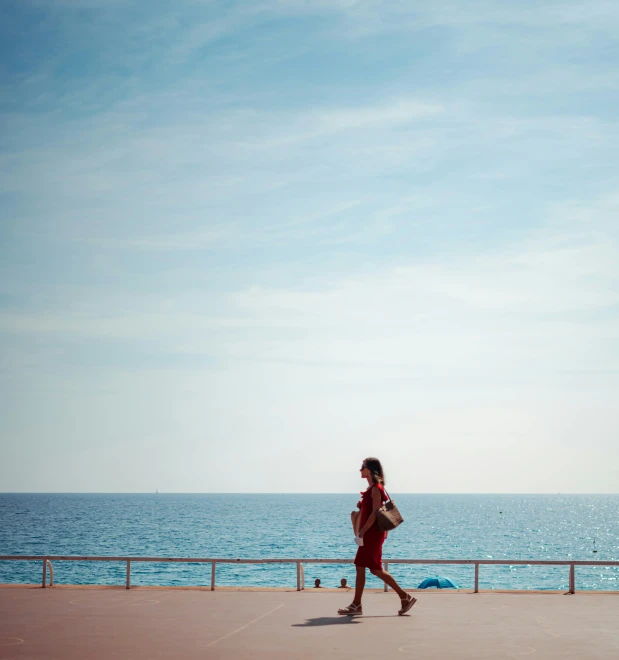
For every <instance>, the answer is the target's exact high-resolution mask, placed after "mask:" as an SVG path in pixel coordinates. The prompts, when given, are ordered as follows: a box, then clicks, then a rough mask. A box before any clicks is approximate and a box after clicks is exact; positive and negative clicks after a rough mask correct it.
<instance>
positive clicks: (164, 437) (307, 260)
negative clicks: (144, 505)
mask: <svg viewBox="0 0 619 660" xmlns="http://www.w3.org/2000/svg"><path fill="white" fill-rule="evenodd" d="M618 33H619V5H618V4H617V3H616V2H614V1H598V0H590V1H588V2H580V1H579V2H575V1H572V0H542V2H539V1H538V0H536V1H535V2H532V1H530V0H518V2H500V3H499V2H494V1H485V0H471V1H469V2H466V3H464V2H456V1H455V0H454V1H448V0H436V1H434V2H425V1H418V0H405V1H401V0H390V2H388V3H385V2H376V1H373V0H372V1H369V0H357V1H355V0H253V1H247V2H229V1H223V0H222V1H219V2H214V1H209V0H205V1H199V0H176V1H175V2H174V3H169V2H161V1H158V0H154V1H152V2H148V3H146V2H141V1H138V2H130V1H123V0H45V1H43V0H4V1H3V2H2V3H1V4H0V402H1V403H0V407H1V408H2V414H1V415H0V449H1V451H0V456H1V457H2V460H1V461H0V492H123V493H129V492H154V491H155V490H156V489H159V491H160V492H162V493H165V492H302V493H303V492H305V493H309V492H327V493H335V492H342V493H345V492H351V493H356V492H357V491H358V490H360V489H361V488H363V483H362V482H361V480H360V479H359V472H358V470H359V467H360V464H361V461H362V459H363V458H365V457H366V456H378V457H379V458H380V459H381V460H382V461H383V464H384V467H385V471H386V476H387V485H388V489H392V490H393V492H400V493H405V492H406V493H557V492H561V493H594V492H595V493H617V492H619V470H618V469H617V466H618V465H619V406H618V405H617V401H618V400H619V186H618V184H619V117H618V111H617V109H618V108H619V41H617V39H616V35H617V34H618Z"/></svg>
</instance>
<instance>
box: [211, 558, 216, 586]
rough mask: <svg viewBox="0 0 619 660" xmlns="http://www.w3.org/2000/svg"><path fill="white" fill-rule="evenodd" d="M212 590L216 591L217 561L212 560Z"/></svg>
mask: <svg viewBox="0 0 619 660" xmlns="http://www.w3.org/2000/svg"><path fill="white" fill-rule="evenodd" d="M211 591H215V562H214V561H212V562H211Z"/></svg>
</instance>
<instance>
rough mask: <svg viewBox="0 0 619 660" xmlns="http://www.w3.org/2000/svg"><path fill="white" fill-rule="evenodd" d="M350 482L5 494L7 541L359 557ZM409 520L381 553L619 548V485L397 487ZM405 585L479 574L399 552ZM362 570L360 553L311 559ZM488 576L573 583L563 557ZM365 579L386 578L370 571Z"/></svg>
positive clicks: (204, 574)
mask: <svg viewBox="0 0 619 660" xmlns="http://www.w3.org/2000/svg"><path fill="white" fill-rule="evenodd" d="M358 499H359V495H358V493H351V494H333V495H329V494H307V495H303V494H165V493H158V494H157V493H152V494H42V493H37V494H23V493H20V494H14V493H13V494H0V555H77V556H86V555H97V556H110V557H112V556H150V557H162V558H164V557H195V558H211V557H220V558H234V559H236V558H244V559H262V558H295V559H297V558H338V559H345V558H349V559H351V558H353V557H354V555H355V552H356V549H357V546H356V545H355V543H354V536H353V533H352V527H351V524H350V512H351V511H352V510H354V509H355V508H356V503H357V500H358ZM393 499H394V501H395V502H396V503H397V505H398V508H399V509H400V512H401V513H402V515H403V517H404V523H403V524H402V525H400V526H399V527H398V528H397V529H395V530H393V531H392V532H390V533H389V536H388V538H387V540H386V542H385V545H384V548H383V558H384V560H388V559H389V558H401V559H407V558H408V559H505V560H552V559H556V560H570V559H578V560H593V561H598V562H603V561H617V560H619V495H429V494H396V493H393ZM53 568H54V581H55V583H56V584H105V585H114V584H117V585H123V584H124V582H125V570H126V565H125V564H124V563H123V562H113V561H110V562H88V561H55V562H53ZM389 570H390V572H391V573H392V574H393V575H394V576H395V578H396V579H397V580H398V582H400V584H401V585H402V586H403V587H404V588H414V587H417V586H418V585H419V584H420V583H421V582H422V581H423V580H424V579H425V578H426V577H433V576H436V575H441V576H444V577H448V578H449V579H451V580H452V581H453V582H454V583H456V584H457V585H458V586H460V587H462V588H472V587H473V581H474V567H473V566H470V565H460V566H458V565H453V566H450V565H432V564H429V565H410V566H409V565H397V564H391V566H390V567H389ZM305 576H306V586H308V587H309V586H313V583H314V580H315V579H316V578H319V579H320V580H321V584H322V586H323V587H337V586H338V585H339V583H340V580H341V578H346V579H347V580H348V582H349V584H354V566H352V565H348V564H345V565H342V564H339V565H338V564H335V565H326V564H320V565H315V564H314V565H312V564H306V565H305ZM479 577H480V584H479V586H480V589H542V590H544V589H547V590H552V589H567V588H568V579H569V567H567V566H554V567H553V566H526V565H525V566H520V565H518V566H516V565H507V566H481V567H480V575H479ZM40 580H41V562H40V561H37V562H35V561H6V560H5V561H0V583H37V582H39V583H40ZM210 581H211V565H210V564H199V563H182V564H173V563H156V562H153V563H141V562H140V563H133V564H132V565H131V582H132V585H135V586H140V585H142V586H144V585H166V586H167V585H173V586H182V585H196V586H208V585H210ZM217 585H219V586H254V587H257V586H264V587H294V586H295V585H296V566H295V564H244V565H243V564H221V565H218V566H217ZM367 586H368V587H374V588H375V587H380V586H382V582H381V581H380V580H379V579H378V578H375V577H374V576H371V575H369V574H368V582H367ZM576 588H577V589H578V590H617V589H619V567H617V566H615V567H607V566H602V565H600V566H591V567H580V566H578V567H576Z"/></svg>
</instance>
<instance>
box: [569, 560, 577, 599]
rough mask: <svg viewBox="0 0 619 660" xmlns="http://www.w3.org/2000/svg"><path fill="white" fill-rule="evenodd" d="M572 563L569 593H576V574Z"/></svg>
mask: <svg viewBox="0 0 619 660" xmlns="http://www.w3.org/2000/svg"><path fill="white" fill-rule="evenodd" d="M574 568H575V567H574V564H570V593H571V594H574V593H576V575H575V571H574Z"/></svg>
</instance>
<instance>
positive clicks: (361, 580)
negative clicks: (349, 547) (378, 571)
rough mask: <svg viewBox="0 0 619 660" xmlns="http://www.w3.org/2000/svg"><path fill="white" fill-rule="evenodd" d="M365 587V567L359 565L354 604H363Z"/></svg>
mask: <svg viewBox="0 0 619 660" xmlns="http://www.w3.org/2000/svg"><path fill="white" fill-rule="evenodd" d="M364 588H365V568H364V567H363V566H357V580H356V582H355V597H354V598H353V601H352V602H353V604H354V605H361V597H362V596H363V589H364Z"/></svg>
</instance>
